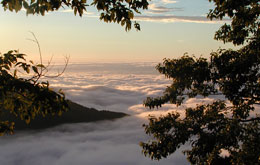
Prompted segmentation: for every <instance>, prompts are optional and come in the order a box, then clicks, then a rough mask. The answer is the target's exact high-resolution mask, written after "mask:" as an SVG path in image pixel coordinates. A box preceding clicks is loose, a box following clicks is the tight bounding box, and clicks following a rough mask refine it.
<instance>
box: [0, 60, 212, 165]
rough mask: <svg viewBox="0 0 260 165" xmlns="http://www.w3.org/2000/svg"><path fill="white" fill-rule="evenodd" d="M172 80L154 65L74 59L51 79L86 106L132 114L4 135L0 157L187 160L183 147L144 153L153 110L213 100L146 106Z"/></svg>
mask: <svg viewBox="0 0 260 165" xmlns="http://www.w3.org/2000/svg"><path fill="white" fill-rule="evenodd" d="M138 70H139V72H138ZM170 82H171V81H170V80H167V79H165V78H164V76H162V75H159V74H157V73H156V72H155V70H154V65H146V64H91V65H90V64H89V65H71V66H69V68H68V70H67V72H66V73H65V74H64V75H63V76H62V77H59V78H57V79H51V80H50V84H51V86H52V87H53V88H55V89H60V88H61V89H63V90H64V92H65V94H66V96H67V98H69V99H71V100H73V101H75V102H78V103H80V104H82V105H85V106H87V107H95V108H98V109H107V110H112V111H120V112H125V113H128V114H131V116H130V117H126V118H123V119H118V120H115V121H103V122H96V123H80V124H66V125H61V126H57V127H55V128H51V129H46V130H42V131H32V132H17V133H16V134H15V135H14V136H5V137H1V138H0V145H1V148H0V162H1V164H4V165H17V164H19V165H34V164H37V165H46V164H50V165H71V164H74V165H85V164H90V165H102V164H104V165H109V164H111V165H116V164H118V165H122V164H124V165H127V164H129V165H133V164H136V165H139V164H142V165H146V164H147V165H148V164H149V165H150V164H164V165H167V164H169V165H170V164H171V165H172V164H176V165H178V164H187V161H186V159H185V157H184V156H183V154H182V153H181V151H177V152H176V153H175V154H173V155H171V156H170V157H169V158H167V159H163V160H161V161H159V162H158V161H151V160H150V159H149V158H146V157H144V155H142V153H141V150H142V149H141V147H140V146H139V142H140V141H147V140H148V139H149V137H148V136H147V135H146V134H145V133H144V128H143V127H142V124H143V123H146V122H147V116H148V115H154V116H160V115H162V114H167V113H169V112H171V111H176V110H177V111H178V112H180V113H182V110H183V109H184V108H185V107H186V106H187V105H188V106H192V105H196V104H198V103H200V102H211V101H212V100H213V99H203V98H201V99H190V100H188V101H187V104H186V105H183V106H181V107H178V108H177V107H176V106H174V105H170V104H166V105H165V106H163V107H162V108H160V109H158V110H153V111H149V110H148V109H147V108H145V107H143V105H142V102H143V100H144V99H145V98H146V97H147V96H158V95H161V94H162V92H163V89H164V88H165V87H166V86H167V85H169V84H170Z"/></svg>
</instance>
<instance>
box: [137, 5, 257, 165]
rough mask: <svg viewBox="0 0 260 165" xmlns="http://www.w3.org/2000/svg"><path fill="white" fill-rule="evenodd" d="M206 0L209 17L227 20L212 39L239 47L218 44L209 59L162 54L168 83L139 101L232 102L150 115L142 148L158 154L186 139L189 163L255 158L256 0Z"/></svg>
mask: <svg viewBox="0 0 260 165" xmlns="http://www.w3.org/2000/svg"><path fill="white" fill-rule="evenodd" d="M209 1H210V2H213V3H214V4H215V9H213V10H211V11H210V12H209V14H208V18H210V19H222V18H224V17H229V18H230V19H231V21H232V22H231V23H230V24H224V25H223V26H222V27H221V28H220V29H219V30H218V31H217V32H216V34H215V39H216V40H220V41H223V42H224V43H226V42H232V43H233V44H234V45H240V46H241V48H239V49H238V50H232V49H228V50H225V49H219V50H217V51H216V52H213V53H211V56H210V59H209V60H208V59H205V58H202V57H200V58H195V57H190V56H188V55H184V56H183V57H181V58H179V59H165V60H164V62H163V63H162V64H159V65H158V66H157V67H156V68H157V70H158V71H159V72H160V73H162V74H164V75H165V76H166V77H167V78H169V79H172V80H173V81H172V84H171V85H170V86H168V87H167V88H166V89H165V91H164V95H163V96H161V97H156V98H147V99H146V100H145V101H144V105H145V106H146V107H149V108H156V107H160V106H162V105H163V104H165V103H168V102H170V103H172V104H176V105H181V104H182V103H183V101H185V99H187V98H193V97H196V96H204V97H208V96H210V95H223V96H225V98H226V101H227V100H228V101H229V102H230V103H231V104H227V102H226V101H223V100H222V101H221V100H216V101H214V102H213V103H211V104H201V105H197V107H195V108H187V109H186V110H185V117H183V118H181V117H180V114H178V113H172V114H168V115H167V116H164V117H159V118H155V117H150V119H149V120H150V122H149V124H148V125H144V127H145V132H146V133H147V134H149V135H151V136H153V139H152V140H151V141H149V142H147V143H145V142H142V143H141V146H142V147H143V153H144V155H146V156H149V157H150V158H151V159H156V160H160V159H162V158H165V157H167V156H169V155H170V154H172V153H174V152H175V151H176V150H177V149H178V148H179V147H180V146H182V145H184V144H190V145H191V148H190V149H188V150H185V151H184V154H186V155H187V159H188V160H189V162H190V163H191V164H246V165H248V164H260V116H259V115H256V114H255V113H254V112H255V111H257V110H256V109H257V107H258V105H259V104H260V18H259V15H260V1H259V0H209ZM258 113H259V107H258ZM222 151H226V152H227V153H228V154H226V155H222V154H221V153H222Z"/></svg>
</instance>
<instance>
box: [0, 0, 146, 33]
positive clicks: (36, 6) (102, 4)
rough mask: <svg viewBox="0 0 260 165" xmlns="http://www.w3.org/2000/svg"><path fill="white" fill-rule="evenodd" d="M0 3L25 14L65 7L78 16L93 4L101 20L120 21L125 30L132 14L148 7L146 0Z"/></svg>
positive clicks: (18, 0)
mask: <svg viewBox="0 0 260 165" xmlns="http://www.w3.org/2000/svg"><path fill="white" fill-rule="evenodd" d="M1 4H2V6H3V7H4V9H5V10H10V11H15V12H18V11H20V10H21V9H22V8H24V9H25V10H26V13H27V14H41V15H45V13H46V12H51V11H56V10H59V9H61V8H64V7H67V8H71V9H72V10H73V11H74V14H75V15H76V14H79V15H80V16H82V15H83V14H84V12H86V11H87V8H86V7H87V6H95V7H96V9H97V10H98V11H101V13H100V19H101V20H103V21H104V22H116V23H120V24H121V25H122V26H125V30H126V31H128V30H130V29H131V27H132V21H133V18H134V14H135V13H140V10H144V9H147V8H148V0H93V2H92V3H90V4H88V3H87V0H2V1H1ZM134 27H135V29H136V30H140V25H139V23H137V22H135V21H134Z"/></svg>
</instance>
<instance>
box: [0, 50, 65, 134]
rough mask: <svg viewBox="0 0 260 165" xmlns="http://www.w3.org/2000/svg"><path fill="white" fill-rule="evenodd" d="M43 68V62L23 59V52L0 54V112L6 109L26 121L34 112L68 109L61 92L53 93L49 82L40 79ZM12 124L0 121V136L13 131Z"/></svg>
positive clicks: (51, 112) (43, 112)
mask: <svg viewBox="0 0 260 165" xmlns="http://www.w3.org/2000/svg"><path fill="white" fill-rule="evenodd" d="M46 69H47V68H46V67H45V66H44V65H42V64H34V63H33V62H32V61H29V62H26V60H25V55H24V54H21V53H19V52H18V51H15V50H14V51H9V52H7V53H5V54H0V115H1V113H2V112H3V111H9V112H10V113H12V114H14V115H15V116H17V117H19V118H20V119H21V120H24V121H25V122H26V123H27V124H29V123H30V121H31V120H32V119H34V118H35V116H37V115H42V116H45V115H47V114H53V115H54V114H59V115H61V114H62V113H63V112H64V111H67V110H68V104H67V101H66V100H65V96H64V94H63V93H62V91H59V92H55V91H53V90H52V89H50V88H49V83H48V82H39V79H40V78H41V77H42V76H43V73H44V71H45V70H46ZM19 75H22V76H23V78H22V77H19ZM24 77H28V78H24ZM14 124H15V123H13V122H12V121H0V135H3V134H12V133H13V130H14V126H15V125H14Z"/></svg>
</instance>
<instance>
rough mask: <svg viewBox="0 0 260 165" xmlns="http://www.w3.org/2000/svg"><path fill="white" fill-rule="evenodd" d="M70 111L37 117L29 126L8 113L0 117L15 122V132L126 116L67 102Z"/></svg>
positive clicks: (2, 119)
mask: <svg viewBox="0 0 260 165" xmlns="http://www.w3.org/2000/svg"><path fill="white" fill-rule="evenodd" d="M69 107H70V110H69V111H67V112H64V113H63V114H62V115H61V116H58V115H54V116H52V115H47V116H46V117H42V116H37V117H35V119H34V120H31V122H30V124H28V125H27V124H26V123H25V121H23V120H20V119H19V118H17V117H15V116H14V115H13V114H10V113H9V111H3V112H2V113H1V116H0V120H1V121H5V120H9V121H11V122H15V130H25V129H44V128H49V127H53V126H57V125H60V124H65V123H81V122H94V121H98V120H112V119H116V118H121V117H124V116H127V114H125V113H120V112H111V111H105V110H102V111H98V110H96V109H94V108H86V107H84V106H82V105H79V104H77V103H74V102H71V101H69Z"/></svg>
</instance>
